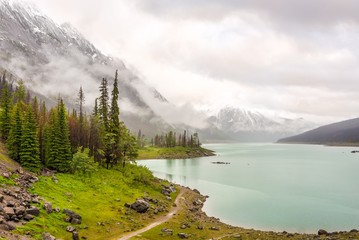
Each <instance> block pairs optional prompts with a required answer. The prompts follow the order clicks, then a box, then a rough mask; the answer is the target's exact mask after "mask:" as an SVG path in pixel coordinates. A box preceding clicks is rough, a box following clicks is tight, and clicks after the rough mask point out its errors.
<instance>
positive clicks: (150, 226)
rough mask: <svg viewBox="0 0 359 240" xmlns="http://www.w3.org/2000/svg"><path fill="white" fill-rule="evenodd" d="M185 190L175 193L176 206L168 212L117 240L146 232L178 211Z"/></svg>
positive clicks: (123, 239) (125, 239)
mask: <svg viewBox="0 0 359 240" xmlns="http://www.w3.org/2000/svg"><path fill="white" fill-rule="evenodd" d="M185 191H186V190H185V189H183V188H181V190H180V193H179V194H178V195H177V198H176V200H175V204H176V205H175V206H176V207H172V208H171V210H170V212H169V213H168V214H167V215H165V216H161V217H159V218H157V219H156V221H155V222H153V223H151V224H150V225H148V226H146V227H144V228H142V229H139V230H137V231H136V232H131V233H128V234H126V235H124V236H122V237H121V238H119V239H118V240H127V239H130V238H131V237H134V236H137V235H139V234H141V233H144V232H146V231H148V230H150V229H152V228H154V227H157V226H158V225H160V224H162V223H164V222H166V221H168V220H169V219H170V218H171V217H172V216H173V215H174V214H175V213H177V212H178V210H180V208H181V206H180V200H181V198H182V196H183V194H184V192H185Z"/></svg>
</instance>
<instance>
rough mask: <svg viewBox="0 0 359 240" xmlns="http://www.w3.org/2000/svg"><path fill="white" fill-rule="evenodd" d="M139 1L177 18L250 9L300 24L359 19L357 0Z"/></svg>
mask: <svg viewBox="0 0 359 240" xmlns="http://www.w3.org/2000/svg"><path fill="white" fill-rule="evenodd" d="M137 3H138V5H139V6H141V7H143V9H145V10H146V11H148V12H150V13H153V14H156V15H158V14H159V15H163V16H167V17H177V18H203V19H206V20H211V19H212V20H218V19H220V18H223V17H226V16H228V15H229V14H235V13H236V12H237V11H243V10H250V11H254V12H257V13H259V14H261V15H262V16H269V17H271V18H277V19H280V20H282V21H289V22H297V23H308V24H319V25H321V24H328V23H334V22H341V21H354V22H359V15H358V14H357V9H359V2H358V1H356V0H346V1H341V0H316V1H312V0H302V1H298V0H266V1H262V0H197V1H192V0H183V1H171V0H148V1H138V2H137Z"/></svg>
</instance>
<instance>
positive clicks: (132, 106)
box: [0, 0, 310, 141]
mask: <svg viewBox="0 0 359 240" xmlns="http://www.w3.org/2000/svg"><path fill="white" fill-rule="evenodd" d="M4 69H6V70H7V71H9V72H11V73H12V74H13V75H15V76H18V77H20V78H22V79H23V80H24V82H25V85H26V86H27V87H28V88H30V89H31V90H32V92H33V93H34V94H36V95H40V96H43V98H46V100H47V101H48V102H51V98H53V99H54V100H55V101H56V99H57V97H58V94H59V93H61V94H62V97H64V98H65V100H66V101H67V104H68V105H71V104H72V105H73V104H74V103H75V99H76V96H77V91H78V89H79V88H80V86H82V87H83V89H84V91H85V97H86V104H87V105H88V107H91V106H92V105H93V101H94V99H95V98H96V97H97V96H98V86H99V83H100V81H101V79H102V78H103V77H106V78H107V79H108V80H109V81H110V84H111V80H112V79H113V77H114V72H115V70H116V69H118V70H119V88H120V108H121V119H122V120H123V121H124V122H125V123H126V125H127V126H128V127H129V128H130V129H131V130H132V131H133V132H137V131H138V129H141V130H142V133H144V134H146V135H154V134H156V133H159V132H161V131H167V130H168V129H177V130H178V131H182V130H183V129H187V130H193V131H198V132H199V133H200V136H201V137H202V140H204V141H205V140H212V141H213V140H214V141H224V140H226V139H231V140H242V141H257V140H260V141H268V140H270V141H274V140H277V139H278V138H280V137H285V136H289V135H293V134H296V133H299V132H302V131H305V130H308V129H310V127H309V126H310V125H308V123H307V122H306V121H304V120H303V119H279V120H278V119H277V120H275V119H271V118H268V117H266V116H264V115H262V114H261V113H258V112H251V111H247V110H241V109H237V108H224V109H222V110H220V111H219V112H218V114H216V115H214V116H210V117H209V118H208V124H207V123H206V122H205V121H206V116H204V115H203V114H201V113H197V112H195V110H191V111H190V112H189V111H188V109H186V108H180V107H178V109H177V110H176V109H175V108H176V106H175V105H173V104H171V103H169V102H168V101H167V100H166V98H165V97H163V95H161V93H159V92H158V91H156V89H154V88H153V87H151V86H149V85H148V84H146V83H145V82H144V81H143V80H141V79H140V78H139V77H138V76H137V75H136V74H135V73H134V71H132V70H130V69H128V67H126V65H125V64H124V62H123V61H122V60H120V59H118V58H116V57H109V56H106V55H105V54H103V53H102V52H101V51H100V50H98V49H97V48H96V47H95V46H94V45H93V44H92V43H91V42H90V41H88V40H87V39H86V38H85V37H84V36H83V35H82V34H81V33H80V32H79V31H78V30H76V29H75V28H74V27H72V26H71V25H70V24H69V23H65V24H57V23H55V22H54V21H52V20H51V19H50V18H49V17H47V16H46V15H45V14H43V13H42V12H41V11H40V10H38V9H37V8H36V6H33V5H31V4H30V3H27V2H22V1H20V0H0V71H1V72H2V70H4ZM179 116H182V117H183V116H185V117H183V119H184V121H182V122H181V123H178V121H177V118H178V117H179ZM189 122H196V124H195V125H196V126H195V125H190V124H188V123H189ZM202 123H203V124H202ZM200 125H203V126H205V125H208V126H207V128H203V127H202V128H200V129H198V128H199V127H198V126H200Z"/></svg>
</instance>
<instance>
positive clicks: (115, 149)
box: [109, 70, 120, 165]
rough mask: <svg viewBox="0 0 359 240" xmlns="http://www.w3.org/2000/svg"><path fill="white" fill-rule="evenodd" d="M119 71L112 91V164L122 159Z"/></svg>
mask: <svg viewBox="0 0 359 240" xmlns="http://www.w3.org/2000/svg"><path fill="white" fill-rule="evenodd" d="M118 95H119V91H118V72H117V70H116V73H115V80H114V82H113V89H112V93H111V109H110V125H109V127H110V129H109V131H110V133H111V134H112V138H113V139H111V143H110V144H111V145H112V146H111V150H112V159H111V164H112V165H113V164H117V163H118V162H119V160H120V118H119V116H120V109H119V107H118Z"/></svg>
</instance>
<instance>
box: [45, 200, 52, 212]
mask: <svg viewBox="0 0 359 240" xmlns="http://www.w3.org/2000/svg"><path fill="white" fill-rule="evenodd" d="M44 209H45V211H46V212H47V213H52V204H51V203H50V202H45V203H44Z"/></svg>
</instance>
